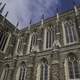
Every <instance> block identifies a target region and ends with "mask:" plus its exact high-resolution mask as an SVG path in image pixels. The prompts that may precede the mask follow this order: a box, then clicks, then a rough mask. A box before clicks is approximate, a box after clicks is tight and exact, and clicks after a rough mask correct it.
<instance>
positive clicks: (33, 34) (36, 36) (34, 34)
mask: <svg viewBox="0 0 80 80" xmlns="http://www.w3.org/2000/svg"><path fill="white" fill-rule="evenodd" d="M37 39H38V35H37V32H33V33H32V37H31V45H30V52H31V51H32V50H33V48H34V47H35V46H36V45H37Z"/></svg>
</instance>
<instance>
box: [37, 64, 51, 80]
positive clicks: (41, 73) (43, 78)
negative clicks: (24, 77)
mask: <svg viewBox="0 0 80 80" xmlns="http://www.w3.org/2000/svg"><path fill="white" fill-rule="evenodd" d="M49 68H50V66H49V65H48V64H47V63H42V64H38V67H37V77H36V80H49V72H50V71H49Z"/></svg>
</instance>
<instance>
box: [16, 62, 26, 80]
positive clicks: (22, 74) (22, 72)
mask: <svg viewBox="0 0 80 80" xmlns="http://www.w3.org/2000/svg"><path fill="white" fill-rule="evenodd" d="M26 73H27V69H26V66H25V64H24V63H22V64H21V66H20V67H19V68H18V71H17V74H16V80H26V77H27V76H26Z"/></svg>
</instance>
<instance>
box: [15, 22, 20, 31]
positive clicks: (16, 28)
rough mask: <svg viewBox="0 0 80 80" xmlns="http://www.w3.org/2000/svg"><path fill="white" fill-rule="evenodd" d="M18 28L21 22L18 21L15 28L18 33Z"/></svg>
mask: <svg viewBox="0 0 80 80" xmlns="http://www.w3.org/2000/svg"><path fill="white" fill-rule="evenodd" d="M18 26H19V21H17V24H16V27H15V32H16V30H17V28H18Z"/></svg>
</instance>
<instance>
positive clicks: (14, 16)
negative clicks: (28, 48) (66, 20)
mask: <svg viewBox="0 0 80 80" xmlns="http://www.w3.org/2000/svg"><path fill="white" fill-rule="evenodd" d="M0 1H2V2H3V3H5V2H6V4H7V5H6V7H5V10H4V12H3V15H4V14H5V13H6V12H7V11H9V14H8V16H7V19H8V20H9V21H10V22H11V23H13V24H14V25H16V24H17V21H19V26H18V28H19V29H22V28H24V27H27V26H28V25H29V22H30V20H31V19H32V23H36V22H38V21H40V19H41V15H42V14H43V13H44V15H45V18H48V17H51V16H54V15H55V14H56V8H59V12H62V11H66V10H69V9H71V8H73V4H72V0H0ZM74 1H75V3H76V5H79V4H80V0H74ZM0 8H1V6H0Z"/></svg>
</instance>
